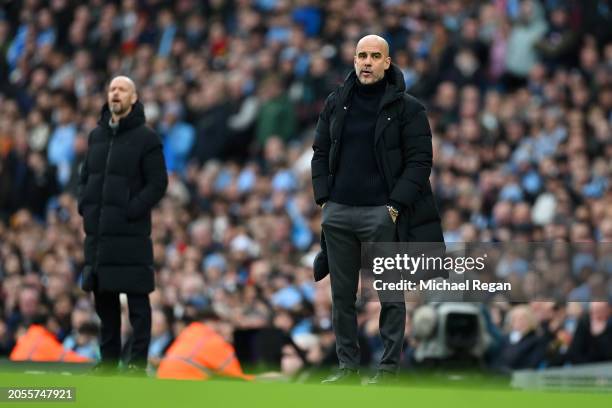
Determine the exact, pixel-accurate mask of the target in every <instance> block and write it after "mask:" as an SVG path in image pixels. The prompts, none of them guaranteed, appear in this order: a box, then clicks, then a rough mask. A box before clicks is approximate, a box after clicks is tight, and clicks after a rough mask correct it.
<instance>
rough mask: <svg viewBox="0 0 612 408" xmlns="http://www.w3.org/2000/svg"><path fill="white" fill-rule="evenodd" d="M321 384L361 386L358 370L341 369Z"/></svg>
mask: <svg viewBox="0 0 612 408" xmlns="http://www.w3.org/2000/svg"><path fill="white" fill-rule="evenodd" d="M321 384H346V385H349V384H352V385H356V384H361V377H360V376H359V370H351V369H350V368H341V369H339V370H338V371H337V372H335V373H334V374H332V375H330V376H329V377H327V378H326V379H324V380H323V381H321Z"/></svg>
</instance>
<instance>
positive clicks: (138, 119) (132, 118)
mask: <svg viewBox="0 0 612 408" xmlns="http://www.w3.org/2000/svg"><path fill="white" fill-rule="evenodd" d="M110 118H111V111H110V109H109V107H108V103H105V104H104V106H103V107H102V112H101V114H100V119H99V120H98V125H100V126H102V127H105V128H108V129H109V130H110V126H109V124H108V122H109V121H110ZM144 124H145V115H144V106H143V104H142V103H141V102H140V101H136V103H135V104H134V105H132V110H131V111H130V113H128V115H127V116H126V117H124V118H122V119H121V120H120V121H119V127H118V128H117V133H121V132H124V131H126V130H130V129H133V128H135V127H138V126H141V125H144Z"/></svg>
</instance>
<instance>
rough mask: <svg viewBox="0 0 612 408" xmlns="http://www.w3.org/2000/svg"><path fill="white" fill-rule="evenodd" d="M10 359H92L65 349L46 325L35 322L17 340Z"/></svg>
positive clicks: (75, 361) (72, 360) (80, 360)
mask: <svg viewBox="0 0 612 408" xmlns="http://www.w3.org/2000/svg"><path fill="white" fill-rule="evenodd" d="M9 359H10V360H12V361H64V362H70V363H86V362H89V361H91V360H90V359H89V358H87V357H84V356H82V355H80V354H78V353H75V352H74V351H72V350H67V349H65V348H64V347H63V346H62V344H61V343H60V342H59V341H57V339H56V338H55V336H54V335H53V333H51V332H50V331H49V330H47V329H46V328H45V327H44V326H41V325H38V324H33V325H31V326H30V327H29V328H28V330H27V331H26V333H25V334H24V335H23V336H21V337H20V338H19V339H18V340H17V344H15V347H14V348H13V351H11V355H10V356H9Z"/></svg>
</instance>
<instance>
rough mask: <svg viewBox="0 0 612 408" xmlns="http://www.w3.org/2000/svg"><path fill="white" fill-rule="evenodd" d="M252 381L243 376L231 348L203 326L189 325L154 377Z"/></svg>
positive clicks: (246, 375)
mask: <svg viewBox="0 0 612 408" xmlns="http://www.w3.org/2000/svg"><path fill="white" fill-rule="evenodd" d="M215 375H218V376H224V377H236V378H242V379H244V380H252V379H253V378H255V377H254V376H252V375H248V374H244V373H243V372H242V368H241V367H240V362H239V361H238V359H237V358H236V352H235V350H234V346H232V345H231V344H230V343H228V342H227V341H225V339H224V338H223V337H221V335H219V334H218V333H217V332H215V331H214V330H213V329H212V328H211V327H209V326H207V325H205V324H204V323H199V322H195V323H191V324H190V325H189V326H187V327H186V328H185V329H184V330H183V331H182V332H181V334H179V336H178V337H177V338H176V340H175V341H174V342H173V343H172V345H171V346H170V348H169V349H168V351H167V352H166V355H165V356H164V358H163V359H162V360H161V362H160V364H159V368H158V369H157V378H168V379H176V380H207V379H209V378H210V377H212V376H215Z"/></svg>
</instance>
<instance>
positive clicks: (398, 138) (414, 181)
mask: <svg viewBox="0 0 612 408" xmlns="http://www.w3.org/2000/svg"><path fill="white" fill-rule="evenodd" d="M385 79H386V80H387V81H388V83H387V86H386V89H385V93H384V95H383V97H382V101H381V108H380V110H379V113H378V118H377V122H376V130H375V134H374V143H375V145H374V148H375V155H376V161H377V164H378V168H379V170H380V172H381V174H382V175H383V177H384V179H385V182H386V188H387V191H388V193H389V198H390V201H391V202H392V203H393V204H396V205H399V206H400V207H401V211H400V216H399V218H398V220H397V232H398V239H399V241H400V242H440V243H442V242H444V238H443V236H442V227H441V223H440V215H439V213H438V209H437V207H436V203H435V200H434V197H433V194H432V190H431V185H430V183H429V175H430V173H431V167H432V143H431V130H430V128H429V122H428V120H427V115H426V113H425V108H424V107H423V105H422V104H421V103H420V102H419V101H418V100H416V99H415V98H414V97H412V96H410V95H408V94H407V93H406V92H405V91H406V87H405V84H404V79H403V75H402V73H401V71H400V70H399V69H398V68H397V67H396V66H395V65H393V64H391V66H390V67H389V69H388V72H387V73H386V75H385ZM355 81H357V76H356V74H355V72H354V71H352V72H351V73H350V74H349V75H348V76H347V78H346V80H345V82H344V84H343V85H342V86H340V87H339V88H338V89H337V90H335V91H334V92H332V93H331V94H330V95H329V96H328V98H327V100H326V102H325V107H324V108H323V111H322V112H321V114H320V116H319V121H318V123H317V128H316V134H315V140H314V144H313V149H314V155H313V158H312V163H311V168H312V185H313V189H314V195H315V200H316V201H317V203H319V204H321V203H322V202H325V201H326V200H327V198H328V197H329V193H330V190H331V189H332V188H333V184H334V173H335V171H336V166H337V164H338V155H339V153H340V151H341V149H342V140H341V136H342V128H343V125H344V120H345V117H346V113H347V109H348V106H347V105H348V101H349V100H350V95H351V92H352V91H353V88H354V86H355Z"/></svg>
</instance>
